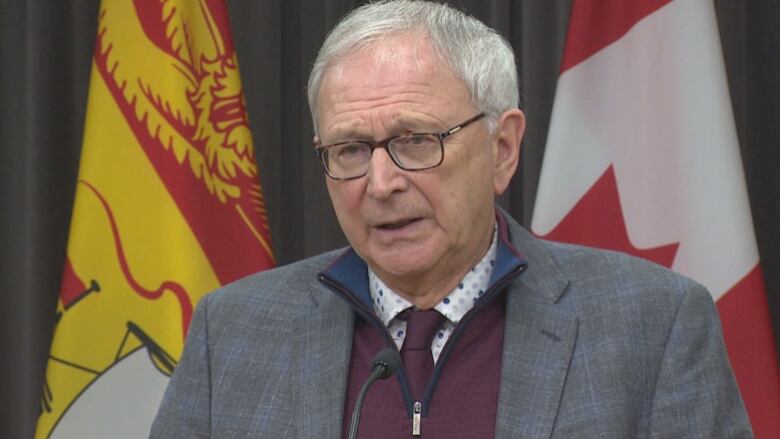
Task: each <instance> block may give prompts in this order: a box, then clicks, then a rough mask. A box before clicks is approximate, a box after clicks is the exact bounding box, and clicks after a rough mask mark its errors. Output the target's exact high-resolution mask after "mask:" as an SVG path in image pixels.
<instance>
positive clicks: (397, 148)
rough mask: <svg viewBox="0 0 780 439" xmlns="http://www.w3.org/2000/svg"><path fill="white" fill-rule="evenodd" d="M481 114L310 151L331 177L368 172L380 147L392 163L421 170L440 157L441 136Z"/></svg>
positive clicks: (443, 136)
mask: <svg viewBox="0 0 780 439" xmlns="http://www.w3.org/2000/svg"><path fill="white" fill-rule="evenodd" d="M483 117H485V113H479V114H478V115H476V116H474V117H472V118H471V119H469V120H467V121H465V122H463V123H460V124H458V125H455V126H454V127H452V128H450V129H448V130H446V131H442V132H440V133H407V134H401V135H399V136H392V137H388V138H386V139H384V140H380V141H377V142H374V141H370V140H346V141H344V142H338V143H333V144H330V145H324V146H316V147H315V148H314V153H315V154H316V155H317V156H318V157H319V158H320V160H322V166H323V167H324V168H325V173H326V174H327V175H328V176H329V177H330V178H332V179H334V180H352V179H355V178H360V177H362V176H364V175H366V173H368V167H369V164H370V163H371V155H372V154H373V153H374V150H375V149H377V148H384V149H385V150H386V151H387V154H388V155H389V156H390V159H392V160H393V163H395V164H396V166H398V167H399V168H401V169H403V170H405V171H422V170H425V169H431V168H435V167H437V166H439V165H440V164H441V162H442V161H444V139H446V138H447V137H449V136H451V135H453V134H455V133H457V132H458V131H460V130H462V129H463V128H466V127H467V126H468V125H470V124H471V123H473V122H476V121H478V120H479V119H482V118H483Z"/></svg>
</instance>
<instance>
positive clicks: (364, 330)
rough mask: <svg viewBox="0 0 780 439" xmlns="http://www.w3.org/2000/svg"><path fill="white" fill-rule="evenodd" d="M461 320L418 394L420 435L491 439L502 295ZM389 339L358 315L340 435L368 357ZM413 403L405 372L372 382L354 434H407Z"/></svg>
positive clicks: (375, 438) (377, 437) (376, 438)
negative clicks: (430, 375) (419, 394)
mask: <svg viewBox="0 0 780 439" xmlns="http://www.w3.org/2000/svg"><path fill="white" fill-rule="evenodd" d="M492 296H493V297H491V298H489V299H490V300H489V302H487V303H485V304H479V303H478V305H477V306H476V307H475V308H474V309H473V310H472V311H471V312H469V313H468V314H466V316H464V319H463V320H462V321H461V322H460V324H459V325H458V327H457V328H456V329H455V331H454V332H453V333H452V336H450V338H449V340H448V341H447V344H446V345H445V347H444V350H443V351H442V353H441V356H440V357H439V360H438V361H437V362H436V367H435V369H434V372H433V376H432V377H431V380H430V381H429V382H428V386H427V388H426V391H425V395H424V396H423V398H422V401H419V402H420V403H421V414H420V433H421V435H420V436H417V437H421V438H425V439H437V438H442V439H444V438H447V439H452V438H461V437H462V438H490V437H494V435H495V426H496V410H497V404H498V390H499V378H500V373H501V352H502V345H503V338H504V295H503V294H502V293H501V292H497V294H494V295H492ZM388 337H389V335H388V334H386V331H385V329H384V327H383V326H381V327H380V326H379V325H377V322H376V321H371V320H367V319H365V318H360V317H358V318H357V319H356V323H355V335H354V338H353V342H352V359H351V363H350V371H349V377H348V380H347V393H346V400H345V407H344V427H343V435H344V437H345V438H346V437H347V434H348V431H349V421H350V416H351V414H352V409H353V407H354V405H355V400H356V399H357V394H358V392H359V391H360V387H361V386H362V384H363V382H364V381H365V379H366V377H368V375H369V373H370V372H371V368H370V365H371V359H372V358H373V357H374V355H376V353H377V352H379V351H380V350H381V349H382V348H384V347H385V346H388ZM414 405H415V401H413V400H412V399H411V396H410V394H409V391H408V389H407V385H406V378H405V375H404V372H403V371H402V370H399V371H398V372H397V373H396V376H395V377H391V378H388V379H386V380H382V381H378V382H376V383H374V385H373V387H371V389H370V390H369V392H368V394H367V395H366V400H365V402H364V404H363V411H362V416H361V419H360V430H359V432H358V437H359V438H372V439H383V438H387V439H398V438H403V437H413V436H412V419H413V410H414Z"/></svg>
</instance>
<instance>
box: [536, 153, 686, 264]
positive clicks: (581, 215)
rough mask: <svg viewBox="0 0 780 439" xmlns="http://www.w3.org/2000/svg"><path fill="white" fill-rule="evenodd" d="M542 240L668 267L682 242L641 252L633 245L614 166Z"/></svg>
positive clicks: (641, 250)
mask: <svg viewBox="0 0 780 439" xmlns="http://www.w3.org/2000/svg"><path fill="white" fill-rule="evenodd" d="M542 238H545V239H550V240H552V241H561V242H568V243H571V244H581V245H587V246H590V247H599V248H604V249H609V250H617V251H621V252H624V253H628V254H630V255H634V256H639V257H640V258H644V259H648V260H650V261H653V262H655V263H657V264H661V265H663V266H665V267H671V266H672V262H674V257H675V255H676V254H677V247H678V246H679V243H674V244H668V245H662V246H659V247H652V248H647V249H640V248H637V247H635V246H634V245H633V244H632V243H631V240H630V239H629V238H628V231H627V229H626V221H625V218H624V217H623V208H622V207H621V205H620V197H619V196H618V189H617V179H616V178H615V170H614V169H613V167H612V166H610V167H609V168H607V170H606V171H604V174H602V175H601V177H599V179H598V180H596V182H595V183H594V184H593V186H591V188H590V189H589V190H588V192H586V193H585V195H584V196H583V197H582V198H581V199H580V200H579V201H578V202H577V204H576V205H574V207H573V208H572V209H571V210H570V211H569V213H568V214H566V216H565V217H564V218H563V220H561V222H560V223H558V225H557V226H556V227H555V228H554V229H553V230H552V231H551V232H550V233H548V234H546V235H543V236H542Z"/></svg>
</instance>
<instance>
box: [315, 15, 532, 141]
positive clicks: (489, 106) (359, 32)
mask: <svg viewBox="0 0 780 439" xmlns="http://www.w3.org/2000/svg"><path fill="white" fill-rule="evenodd" d="M402 33H419V34H420V36H421V37H424V38H425V39H426V40H427V41H428V42H430V43H431V45H432V47H433V49H434V51H435V52H436V54H437V55H438V56H439V57H440V58H441V60H442V61H443V62H444V63H445V64H446V65H447V66H448V67H449V68H450V69H451V70H452V72H453V73H454V74H455V76H456V77H457V78H459V79H460V80H462V81H463V83H464V84H465V85H466V88H467V89H468V90H469V92H470V93H471V100H472V102H473V104H474V106H475V107H477V109H478V110H479V111H481V112H484V113H485V114H486V115H487V118H486V119H487V122H488V129H489V131H490V132H492V131H493V130H494V129H495V126H496V122H497V121H498V118H499V116H500V115H501V113H503V112H504V111H506V110H509V109H512V108H517V107H518V105H519V99H520V97H519V91H518V82H517V68H516V66H515V57H514V53H513V51H512V47H511V46H510V45H509V42H508V41H506V39H505V38H504V37H502V36H501V35H499V34H498V32H496V31H495V30H493V29H491V28H489V27H488V26H486V25H485V24H484V23H482V22H481V21H479V20H477V19H476V18H474V17H471V16H469V15H466V14H465V13H463V12H461V11H459V10H457V9H455V8H453V7H451V6H448V5H445V4H440V3H434V2H430V1H418V0H390V1H380V2H376V3H369V4H366V5H363V6H361V7H359V8H357V9H355V10H353V11H352V12H350V13H349V14H347V15H346V16H345V17H344V18H343V19H342V20H341V21H340V22H339V23H338V24H337V25H336V27H335V28H333V30H331V31H330V33H329V34H328V37H327V38H326V39H325V42H324V43H323V44H322V47H321V48H320V51H319V53H318V54H317V59H316V60H315V61H314V65H313V67H312V70H311V74H310V75H309V84H308V98H309V109H310V111H311V116H312V121H313V123H314V130H315V132H316V131H317V130H318V127H317V118H318V116H319V107H318V105H319V91H320V86H321V85H322V78H323V76H324V74H325V71H326V70H327V69H328V68H329V67H330V66H331V65H333V64H334V63H336V62H337V61H338V60H339V59H342V58H343V57H345V56H347V55H349V54H351V53H353V52H354V51H356V50H359V49H361V48H364V47H367V46H369V45H371V44H375V43H377V42H381V41H382V40H383V39H387V38H390V37H393V36H395V35H398V34H402Z"/></svg>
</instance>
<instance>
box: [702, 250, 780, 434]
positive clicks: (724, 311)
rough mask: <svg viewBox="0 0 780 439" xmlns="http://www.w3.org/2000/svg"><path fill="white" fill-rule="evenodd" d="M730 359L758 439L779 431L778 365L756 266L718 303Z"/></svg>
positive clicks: (759, 270)
mask: <svg viewBox="0 0 780 439" xmlns="http://www.w3.org/2000/svg"><path fill="white" fill-rule="evenodd" d="M717 306H718V311H719V312H720V318H721V320H722V321H723V337H724V338H725V340H726V345H727V346H728V354H729V359H730V360H731V366H732V368H733V369H734V375H736V377H737V382H738V383H739V389H740V391H741V392H742V399H743V400H744V401H745V406H746V407H747V410H748V413H750V421H751V423H752V424H753V433H754V434H755V436H756V437H757V438H769V437H776V436H775V435H776V434H777V432H779V431H780V364H778V360H777V354H776V353H775V344H774V340H773V339H772V335H771V334H772V326H771V322H770V320H769V313H768V312H767V310H768V309H769V306H768V304H767V299H766V289H765V288H764V280H763V276H762V274H761V266H760V265H757V266H756V267H755V268H754V269H753V270H751V271H750V273H748V274H747V276H745V277H744V278H742V280H741V281H739V282H738V283H737V284H736V285H735V286H734V287H732V288H731V289H730V290H729V291H728V292H727V293H726V294H725V295H724V296H723V297H721V298H720V300H718V302H717Z"/></svg>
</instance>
